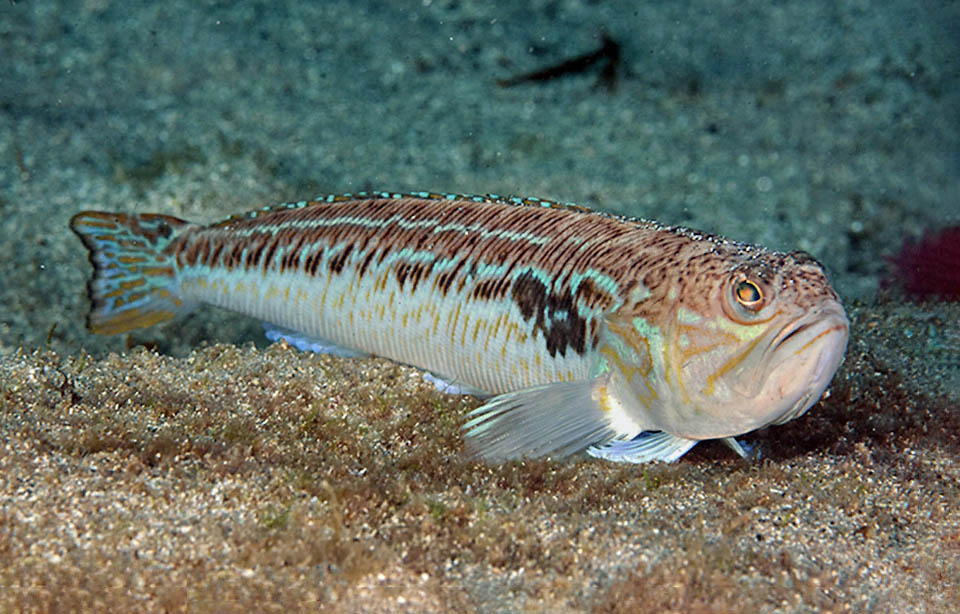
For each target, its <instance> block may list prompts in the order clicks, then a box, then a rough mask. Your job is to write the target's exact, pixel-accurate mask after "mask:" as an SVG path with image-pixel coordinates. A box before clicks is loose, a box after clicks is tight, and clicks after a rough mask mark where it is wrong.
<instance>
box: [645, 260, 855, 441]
mask: <svg viewBox="0 0 960 614" xmlns="http://www.w3.org/2000/svg"><path fill="white" fill-rule="evenodd" d="M708 260H709V259H707V260H701V261H700V262H699V265H700V267H699V268H700V270H699V271H697V270H689V271H687V274H686V275H681V276H680V277H679V278H678V279H682V283H677V284H675V285H674V286H673V287H671V289H670V290H669V292H668V293H667V295H666V296H664V297H663V304H662V305H661V306H662V307H663V309H661V311H660V312H659V316H660V317H659V318H657V317H654V316H653V315H652V313H651V312H650V311H649V310H648V311H647V312H646V313H645V314H636V315H634V316H633V322H632V324H633V325H632V326H631V327H630V328H631V329H632V330H634V331H638V333H639V336H640V337H642V338H643V343H644V344H645V347H647V348H649V349H647V350H646V351H647V352H649V356H650V358H649V361H648V362H649V368H648V369H646V375H645V377H642V378H637V377H634V378H632V379H631V378H627V379H628V380H630V381H629V386H630V387H632V388H633V389H634V392H635V393H636V395H637V396H638V397H639V398H641V399H642V400H643V401H644V403H643V404H644V405H645V406H646V409H647V410H648V412H649V418H650V419H652V421H653V423H655V424H656V426H657V427H658V428H659V429H660V430H663V431H667V432H669V433H672V434H674V435H678V436H681V437H686V438H690V439H713V438H719V437H730V436H734V435H738V434H742V433H746V432H749V431H752V430H755V429H757V428H761V427H764V426H766V425H769V424H780V423H783V422H786V421H788V420H791V419H793V418H796V417H797V416H800V415H802V414H803V413H804V412H806V411H807V410H808V409H809V408H810V407H811V406H813V405H814V404H815V403H816V402H817V401H818V400H819V399H820V398H821V396H822V395H823V394H824V392H825V391H826V389H827V386H828V384H829V383H830V380H831V379H832V378H833V375H834V373H835V372H836V371H837V369H838V368H839V366H840V363H841V361H842V360H843V355H844V352H845V350H846V345H847V338H848V335H849V321H848V319H847V316H846V313H845V312H844V309H843V306H842V305H841V303H840V300H839V298H838V296H837V294H836V292H835V291H834V290H833V288H832V287H831V286H830V283H829V281H828V279H827V276H826V274H825V272H824V270H823V267H822V266H821V265H820V263H818V262H817V261H816V260H814V259H813V258H812V257H811V256H809V255H807V254H805V253H803V252H792V253H789V254H782V253H774V252H768V251H766V250H762V249H760V248H745V249H741V250H740V251H739V252H737V253H736V254H734V255H730V254H725V255H723V254H721V255H716V257H715V261H714V262H712V263H709V265H708V266H703V265H704V263H705V262H708Z"/></svg>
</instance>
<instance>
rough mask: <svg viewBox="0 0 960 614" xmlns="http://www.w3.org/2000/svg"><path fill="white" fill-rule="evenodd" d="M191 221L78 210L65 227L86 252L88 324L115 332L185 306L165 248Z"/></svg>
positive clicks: (166, 317)
mask: <svg viewBox="0 0 960 614" xmlns="http://www.w3.org/2000/svg"><path fill="white" fill-rule="evenodd" d="M194 227H195V226H194V225H193V224H190V223H189V222H185V221H183V220H181V219H178V218H175V217H170V216H168V215H158V214H151V213H144V214H126V213H104V212H100V211H83V212H81V213H78V214H76V215H75V216H73V218H71V219H70V228H71V229H72V230H73V232H75V233H77V236H79V237H80V239H81V240H82V241H83V244H84V245H86V246H87V249H88V250H90V254H89V256H90V264H92V265H93V276H92V277H91V278H90V281H89V282H88V283H87V293H88V294H89V296H90V314H89V315H88V316H87V326H88V327H89V328H90V330H91V331H93V332H95V333H97V334H100V335H115V334H118V333H124V332H127V331H129V330H133V329H135V328H146V327H148V326H153V325H154V324H157V323H159V322H163V321H165V320H170V319H173V318H174V317H176V316H177V315H178V314H179V313H181V312H182V311H184V310H185V308H186V305H184V302H183V300H181V299H180V298H179V297H178V296H177V295H176V293H175V290H174V281H175V279H176V276H177V267H176V262H175V260H174V257H173V255H172V254H169V253H166V252H165V248H166V247H167V246H168V245H169V244H170V243H171V242H172V241H174V240H175V239H176V238H177V235H178V234H181V233H182V232H184V231H185V230H187V229H189V228H194Z"/></svg>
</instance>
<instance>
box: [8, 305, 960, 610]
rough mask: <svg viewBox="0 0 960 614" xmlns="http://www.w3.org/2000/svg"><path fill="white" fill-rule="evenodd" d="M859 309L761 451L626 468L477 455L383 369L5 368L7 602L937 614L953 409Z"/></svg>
mask: <svg viewBox="0 0 960 614" xmlns="http://www.w3.org/2000/svg"><path fill="white" fill-rule="evenodd" d="M954 311H955V310H954ZM952 315H953V316H956V315H957V314H956V313H955V312H954V313H953V314H952ZM854 316H855V317H854V321H855V324H854V330H853V333H854V334H853V339H854V341H853V344H852V347H851V351H850V353H849V355H848V357H847V361H846V363H845V365H844V367H843V368H842V370H841V373H840V374H839V376H838V378H837V380H836V381H835V383H834V385H833V387H832V394H831V396H830V397H829V398H828V399H827V400H826V401H824V402H823V403H822V404H820V405H818V406H816V407H815V408H814V409H813V410H811V412H809V413H808V414H807V415H806V416H804V417H802V418H800V419H798V420H794V421H792V422H790V423H788V424H787V425H784V426H781V427H775V428H770V429H767V430H765V431H762V432H760V433H755V434H751V435H750V436H748V437H747V440H748V441H750V442H752V443H756V444H757V445H758V447H759V450H760V452H761V455H762V456H761V459H760V460H755V461H745V460H742V459H738V458H735V457H733V456H732V455H731V454H730V452H729V451H728V450H726V448H725V447H723V446H721V445H718V444H713V443H707V444H701V445H700V446H698V447H697V448H696V449H695V450H694V451H693V452H691V453H690V454H688V455H687V456H686V457H684V458H683V459H682V460H681V461H680V462H677V463H673V464H662V463H657V464H651V465H647V466H633V465H620V464H613V463H607V462H602V461H597V460H594V459H575V460H573V461H567V462H553V461H549V460H538V461H526V462H511V463H506V464H502V465H486V464H484V463H480V462H475V461H473V460H471V459H470V458H469V457H468V456H467V455H466V454H465V453H464V449H463V442H462V439H461V437H460V433H459V428H460V426H461V424H462V423H463V419H464V414H465V413H466V412H467V411H468V410H469V409H470V408H471V407H474V406H476V405H477V404H478V402H477V401H476V400H475V399H473V398H472V397H456V396H447V395H442V394H439V393H437V392H436V391H434V390H433V389H432V386H431V385H430V384H428V383H425V382H424V381H423V380H422V379H421V377H420V374H419V372H418V371H416V370H415V369H411V368H408V367H403V366H399V365H396V364H393V363H390V362H387V361H383V360H347V359H337V358H333V357H328V356H317V355H312V354H304V353H300V352H298V351H296V350H294V349H291V348H289V347H287V346H285V345H279V344H278V345H274V346H271V347H270V348H268V349H266V350H263V349H257V348H255V347H253V346H246V347H240V348H238V347H235V346H230V345H215V346H210V347H204V348H201V349H198V350H196V351H195V352H193V353H191V354H190V355H189V356H187V357H184V358H171V357H166V356H161V355H158V354H156V353H154V352H152V351H149V350H144V349H138V350H134V351H132V352H131V353H130V354H128V355H123V356H120V355H111V356H109V357H107V358H104V359H99V360H98V359H94V358H92V357H90V356H88V355H85V354H82V355H77V356H60V355H57V354H55V353H54V352H52V351H44V350H38V351H34V352H22V351H20V352H15V353H12V354H10V355H8V356H5V357H3V359H2V362H0V369H2V372H0V376H2V382H3V384H2V389H0V403H2V411H0V440H2V448H0V499H2V500H3V501H4V505H3V507H2V509H0V560H2V561H3V565H2V568H0V586H2V587H3V590H2V591H0V610H2V611H11V612H12V611H28V612H47V611H68V610H82V611H129V612H136V611H145V612H172V611H192V612H231V611H250V610H253V611H303V610H316V609H321V608H322V609H323V610H324V611H332V612H360V611H375V612H382V611H410V612H448V611H466V612H469V611H478V612H496V611H503V612H519V611H592V612H663V611H676V612H691V611H692V612H748V611H750V612H760V611H769V612H812V611H835V612H846V611H849V612H864V611H877V612H880V611H891V612H892V611H926V612H953V611H956V610H957V608H958V607H960V590H958V588H957V587H958V586H960V508H958V505H957V502H958V501H960V465H958V463H957V461H956V459H957V454H958V452H960V435H958V433H960V416H958V413H957V411H956V407H955V401H951V400H950V399H949V398H948V397H946V396H939V395H925V394H923V393H921V392H919V391H918V389H917V387H916V385H915V384H914V383H912V382H911V381H909V379H906V378H904V377H903V375H902V374H901V372H899V371H895V370H892V369H889V368H887V367H886V366H885V364H884V363H882V362H881V360H880V359H878V355H879V354H882V353H883V352H882V348H880V346H881V345H882V344H881V343H880V342H878V341H876V338H875V337H874V336H872V335H871V334H870V333H869V332H868V331H867V330H865V328H871V327H873V325H872V324H871V323H872V322H876V321H877V320H883V319H885V318H889V317H894V316H893V315H891V312H889V311H884V309H883V308H872V309H859V310H856V311H855V312H854ZM954 321H955V320H954ZM940 334H941V335H945V337H944V338H946V339H948V340H949V339H954V340H955V339H956V337H955V335H956V334H957V327H956V326H950V325H948V326H946V327H943V326H942V327H941V330H940Z"/></svg>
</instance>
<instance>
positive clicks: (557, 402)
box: [463, 377, 642, 460]
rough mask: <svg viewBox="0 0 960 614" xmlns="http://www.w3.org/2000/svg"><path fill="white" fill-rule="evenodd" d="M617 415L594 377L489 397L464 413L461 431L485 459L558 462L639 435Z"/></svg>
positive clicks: (601, 380)
mask: <svg viewBox="0 0 960 614" xmlns="http://www.w3.org/2000/svg"><path fill="white" fill-rule="evenodd" d="M623 413H624V412H623V409H622V406H621V405H620V402H619V400H618V399H616V398H615V397H614V396H613V395H612V394H611V393H610V391H609V387H608V378H606V377H597V378H594V379H590V380H584V381H577V382H555V383H552V384H547V385H544V386H537V387H534V388H527V389H526V390H520V391H518V392H511V393H507V394H502V395H500V396H497V397H494V398H493V399H491V400H490V402H489V403H487V404H485V405H482V406H481V407H478V408H477V409H475V410H473V411H472V412H470V414H469V416H468V417H469V418H471V419H470V421H469V422H467V423H466V424H465V425H464V426H463V428H464V430H466V431H467V432H466V439H467V445H468V446H469V447H470V448H471V449H472V451H473V452H474V453H475V454H476V455H477V456H481V457H483V458H485V459H488V460H506V459H511V458H521V457H523V456H529V457H537V456H548V455H549V456H556V457H563V456H569V455H571V454H575V453H577V452H581V451H583V450H584V449H586V448H588V447H590V446H598V445H603V444H604V443H606V442H608V441H610V440H612V439H614V438H616V437H627V436H632V435H635V434H636V433H637V432H639V431H640V430H642V428H637V426H636V425H634V424H632V423H630V422H629V421H625V420H624V418H623ZM624 429H626V431H625V430H624Z"/></svg>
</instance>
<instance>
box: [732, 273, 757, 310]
mask: <svg viewBox="0 0 960 614" xmlns="http://www.w3.org/2000/svg"><path fill="white" fill-rule="evenodd" d="M733 295H734V296H735V297H736V299H737V302H738V303H740V304H741V305H743V306H744V307H746V308H747V309H750V310H757V309H759V308H760V305H761V304H762V303H763V292H761V291H760V286H758V285H757V284H755V283H753V282H752V281H750V280H749V279H741V280H740V281H739V282H737V285H736V286H734V288H733Z"/></svg>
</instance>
